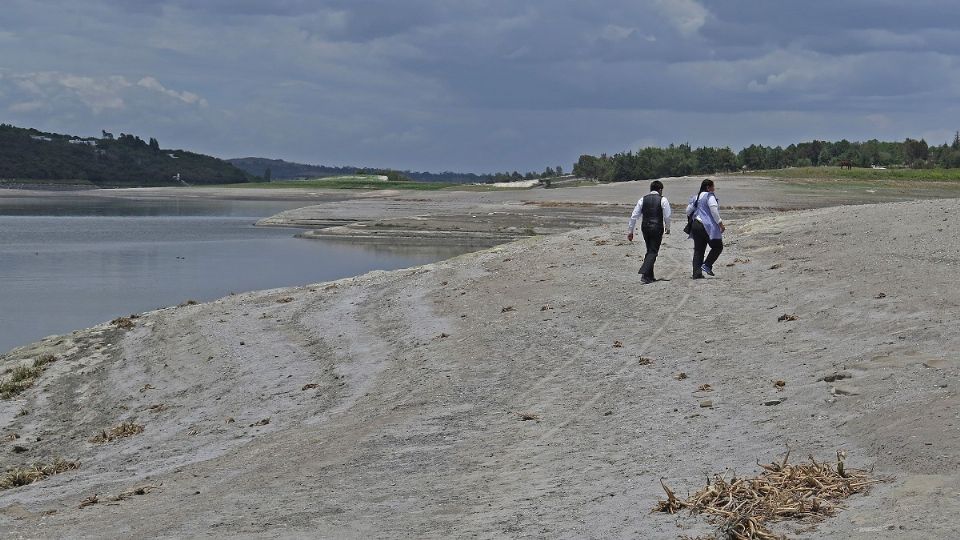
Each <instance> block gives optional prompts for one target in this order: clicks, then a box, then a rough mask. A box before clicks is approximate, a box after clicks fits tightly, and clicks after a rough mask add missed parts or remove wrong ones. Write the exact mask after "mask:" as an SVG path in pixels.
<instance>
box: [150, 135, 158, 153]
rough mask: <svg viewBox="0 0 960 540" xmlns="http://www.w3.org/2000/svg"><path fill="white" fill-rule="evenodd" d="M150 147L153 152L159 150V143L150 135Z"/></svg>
mask: <svg viewBox="0 0 960 540" xmlns="http://www.w3.org/2000/svg"><path fill="white" fill-rule="evenodd" d="M150 149H151V150H153V151H154V152H159V151H160V143H159V142H157V140H156V139H154V138H153V137H150Z"/></svg>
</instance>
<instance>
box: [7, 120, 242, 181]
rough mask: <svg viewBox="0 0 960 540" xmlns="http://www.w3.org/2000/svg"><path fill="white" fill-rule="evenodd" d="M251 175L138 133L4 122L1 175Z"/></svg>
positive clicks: (114, 178)
mask: <svg viewBox="0 0 960 540" xmlns="http://www.w3.org/2000/svg"><path fill="white" fill-rule="evenodd" d="M250 179H251V178H250V175H248V174H247V173H245V172H244V171H242V170H240V169H238V168H236V167H234V166H233V165H231V164H230V163H227V162H226V161H223V160H221V159H217V158H215V157H212V156H207V155H203V154H197V153H194V152H188V151H185V150H171V149H163V148H160V143H159V142H157V140H156V139H154V138H150V139H149V140H148V141H144V140H143V139H141V138H140V137H137V136H135V135H129V134H125V133H121V134H120V136H119V137H114V136H113V134H111V133H108V132H106V131H103V132H102V137H100V138H94V137H87V138H80V137H76V136H72V135H62V134H58V133H45V132H41V131H38V130H36V129H29V128H19V127H15V126H11V125H9V124H0V181H2V182H3V183H6V184H11V183H17V182H26V183H35V184H43V183H45V182H58V183H69V182H70V181H74V182H77V183H83V184H93V185H96V186H100V187H121V186H122V187H130V186H163V185H180V184H183V183H186V184H191V185H193V184H224V183H238V182H247V181H249V180H250Z"/></svg>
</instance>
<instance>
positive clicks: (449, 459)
mask: <svg viewBox="0 0 960 540" xmlns="http://www.w3.org/2000/svg"><path fill="white" fill-rule="evenodd" d="M668 188H669V186H668ZM721 189H722V188H721ZM721 193H722V192H721ZM721 197H723V195H721ZM733 198H734V197H730V199H733ZM723 200H724V199H723V198H721V201H723ZM728 200H729V199H728ZM673 202H678V201H673ZM630 206H631V207H632V203H631V204H630ZM312 211H313V212H316V211H317V210H312ZM721 211H722V209H721ZM957 211H960V201H957V200H941V201H919V202H906V203H891V204H884V205H878V206H858V207H834V208H821V209H812V210H798V211H795V212H786V213H776V214H772V215H767V216H762V217H754V218H747V217H746V216H745V217H744V218H741V219H730V231H729V236H728V241H727V248H726V250H725V252H724V254H723V255H722V256H721V260H720V264H722V265H723V267H722V268H718V271H717V274H718V276H717V278H715V279H707V280H702V281H691V280H689V279H684V278H685V277H686V274H687V272H688V270H689V269H688V266H689V251H690V246H689V242H687V241H686V239H685V238H683V235H681V234H676V235H671V236H670V237H667V240H666V242H665V245H664V248H663V250H662V251H661V258H660V260H659V261H658V265H657V271H658V274H659V275H660V277H667V278H670V279H671V280H672V281H668V282H664V283H659V284H654V285H649V286H641V285H640V284H639V282H638V280H637V276H636V268H637V267H638V266H639V263H640V259H642V255H643V253H642V251H643V250H642V242H641V243H636V242H635V243H633V244H630V243H628V242H626V241H624V239H623V234H622V233H623V231H622V230H621V229H622V228H623V227H624V225H623V224H621V221H622V222H623V223H625V219H622V220H616V222H614V221H613V220H612V219H611V223H600V224H599V225H594V226H591V227H589V228H578V229H575V230H572V231H567V232H558V233H556V234H552V235H547V236H535V237H530V238H526V239H521V240H518V241H515V242H512V243H508V244H502V245H498V246H496V247H493V248H489V249H486V250H483V251H479V252H473V253H469V254H465V255H461V256H458V257H454V258H452V259H448V260H445V261H441V262H438V263H433V264H429V265H424V266H421V267H415V268H411V269H405V270H397V271H392V272H372V273H368V274H364V275H362V276H357V277H353V278H345V279H342V280H337V281H334V282H329V283H321V284H314V285H310V286H305V287H298V288H288V289H276V290H270V291H257V292H251V293H244V294H239V295H236V296H231V297H225V298H221V299H219V300H216V301H214V302H210V303H205V304H197V305H188V306H182V307H176V308H166V309H163V310H158V311H155V312H149V313H146V314H144V315H143V316H142V317H141V318H140V319H139V320H137V321H136V322H135V326H134V327H133V328H132V329H130V330H123V329H120V328H116V327H115V326H114V325H110V324H109V323H106V324H104V325H100V326H98V327H95V328H93V329H89V330H87V331H82V332H79V333H75V334H74V335H71V336H66V337H65V338H62V339H64V341H62V342H60V343H59V344H57V343H56V342H57V339H61V338H53V339H51V340H50V341H48V342H42V343H39V344H35V345H36V347H34V348H33V349H24V350H21V351H20V353H18V354H19V355H20V357H21V358H23V359H24V360H27V359H30V358H32V357H34V356H36V355H37V354H40V353H41V352H42V351H51V352H53V353H54V354H56V355H57V357H58V359H57V361H56V362H54V363H53V364H51V367H50V368H49V369H48V371H47V372H46V373H44V375H43V378H42V379H41V380H40V382H39V383H38V385H37V386H36V387H35V388H33V389H30V390H28V391H27V392H26V393H25V394H24V395H23V396H24V397H22V398H19V399H18V400H16V401H15V402H10V401H0V422H2V424H0V425H2V426H4V428H3V429H4V430H5V431H4V433H6V432H9V431H16V432H17V433H19V434H20V435H21V440H25V441H30V440H31V437H32V438H34V439H35V438H37V437H39V438H40V439H41V440H40V441H35V442H30V443H29V451H28V452H26V453H25V454H26V455H20V454H17V455H14V454H12V453H9V451H7V452H8V453H7V455H8V456H14V459H16V460H18V461H22V462H29V461H31V460H38V459H39V460H47V459H52V458H53V457H54V456H55V455H60V456H61V457H66V458H70V459H77V460H78V461H80V462H81V464H82V466H81V468H80V469H79V470H77V471H72V472H69V473H64V474H62V475H57V476H54V477H51V478H48V479H46V480H44V481H42V482H39V483H37V484H34V485H32V486H27V487H23V488H16V489H15V490H7V491H0V524H2V525H3V526H4V529H5V530H7V531H10V534H13V535H15V534H31V533H30V531H36V530H37V529H36V528H35V527H37V526H41V524H42V526H43V527H44V528H43V530H44V531H45V534H47V533H49V534H50V535H53V536H84V535H85V534H89V533H88V532H85V531H89V527H90V526H91V524H96V530H97V532H98V534H100V535H104V536H109V537H115V536H129V535H136V536H143V535H172V536H196V535H201V534H208V533H209V534H214V535H217V536H230V535H238V534H239V535H257V534H287V535H298V534H302V535H309V534H317V533H320V534H322V535H326V536H368V537H398V536H403V537H406V536H467V535H473V534H476V535H481V536H490V535H505V536H518V535H527V534H529V535H546V536H566V537H569V536H591V535H599V536H613V537H624V536H633V537H637V536H643V537H655V538H675V537H676V536H677V534H687V535H690V536H696V535H700V534H708V533H710V532H712V530H713V529H712V527H710V526H709V524H707V523H706V522H705V521H703V520H701V519H698V518H696V517H690V516H687V515H678V516H666V515H659V514H648V512H649V510H650V509H652V507H653V505H654V504H655V502H656V500H657V499H658V498H662V497H663V491H662V489H661V487H660V485H659V481H658V479H659V478H661V477H664V478H666V479H667V480H666V483H667V484H668V485H670V486H671V487H673V488H674V489H676V490H678V493H679V492H683V491H686V490H691V491H692V490H695V489H696V488H697V487H698V486H700V485H702V479H703V478H704V477H705V476H709V475H711V474H714V473H722V472H723V471H725V470H734V471H737V473H740V474H746V475H750V474H752V473H753V472H754V471H755V470H756V469H757V467H756V465H755V461H757V460H759V461H760V462H769V461H772V460H774V459H776V458H778V457H782V455H783V453H784V452H785V449H786V448H791V449H793V451H794V455H796V456H798V457H797V458H796V459H798V460H799V459H802V457H801V456H805V455H806V454H808V453H809V454H811V455H814V456H815V457H816V458H817V459H818V460H824V459H830V457H831V455H832V454H833V453H834V452H835V451H836V450H838V449H844V450H846V451H847V452H848V461H847V463H848V465H849V466H851V467H857V468H871V467H875V469H876V472H877V473H878V474H882V475H889V476H892V477H893V480H892V481H891V482H890V483H885V484H880V485H877V486H876V487H875V488H874V490H873V492H872V493H870V494H869V495H865V496H857V497H853V498H851V499H849V500H848V501H847V503H846V504H847V507H846V509H844V510H841V511H840V512H839V514H838V515H837V517H835V518H832V519H829V520H827V521H824V522H823V523H821V524H819V525H818V526H817V527H816V528H814V529H807V527H808V526H809V525H810V524H807V523H805V524H800V525H796V526H795V525H793V524H789V523H788V524H786V525H785V526H783V527H781V528H779V529H778V531H779V532H783V533H787V534H789V535H791V536H792V537H798V538H812V537H819V536H831V535H834V536H838V537H856V536H858V535H865V534H868V533H869V535H870V536H871V537H876V535H877V532H876V531H880V534H881V536H882V535H883V534H885V533H886V532H887V531H888V529H887V527H888V526H893V529H890V532H889V535H890V537H894V535H897V537H902V536H903V535H914V536H927V537H929V536H940V537H950V536H955V535H957V533H958V532H960V520H957V519H955V518H954V517H953V516H954V515H955V512H953V511H952V510H953V509H954V508H955V507H957V506H958V505H960V503H957V502H956V501H953V500H952V499H950V498H944V497H943V496H942V493H944V492H952V491H957V490H958V489H960V475H958V473H957V471H958V470H960V463H958V459H960V458H958V456H957V455H956V453H955V452H954V451H953V449H956V448H958V447H960V430H958V429H957V426H956V425H950V426H946V427H947V428H949V429H945V423H950V422H952V417H951V416H950V411H953V410H955V409H954V408H955V406H956V405H958V404H960V400H958V397H957V393H956V388H954V387H953V386H954V385H953V383H954V382H955V381H956V377H957V375H958V365H957V363H956V361H955V359H953V358H952V357H951V356H950V354H948V353H947V352H946V351H951V350H955V348H956V345H958V344H960V343H957V339H958V338H957V336H956V335H955V332H954V331H953V329H952V324H951V321H952V320H954V319H955V317H954V315H957V314H958V313H957V312H958V310H960V293H957V292H955V288H954V287H952V282H951V281H950V276H952V273H950V272H944V271H943V269H944V266H946V268H949V269H955V268H956V265H958V264H960V261H958V260H957V253H958V252H960V244H958V242H960V240H957V239H956V238H952V237H944V235H943V234H942V232H938V229H942V228H943V227H944V226H945V224H944V223H943V221H942V220H943V219H948V218H949V216H950V215H951V214H954V213H956V212H957ZM627 212H629V209H628V210H627ZM477 215H479V214H477ZM901 216H903V217H901ZM869 238H884V239H886V241H885V242H882V243H878V242H873V241H871V242H864V241H863V240H864V239H869ZM881 293H882V294H881ZM288 299H289V300H288ZM783 314H790V315H793V316H795V317H797V319H796V320H795V321H787V322H780V321H778V318H779V316H780V315H783ZM618 343H619V344H620V345H619V346H618V345H617V344H618ZM643 359H647V360H648V361H646V362H644V361H642V360H643ZM11 361H17V359H15V358H10V357H5V359H4V364H3V367H6V366H8V365H9V363H10V362H11ZM681 372H682V373H685V374H686V375H687V377H685V378H683V379H680V378H678V374H679V373H681ZM838 374H839V375H843V377H841V378H836V377H835V375H838ZM827 378H832V380H833V381H834V382H826V381H825V379H827ZM776 380H784V381H785V382H786V383H785V387H784V388H783V389H782V390H778V387H777V386H776V385H774V384H773V382H774V381H776ZM703 384H709V385H710V386H711V388H712V390H711V391H709V392H705V391H700V390H698V388H699V386H701V385H703ZM147 386H151V387H152V388H147ZM782 398H785V399H784V400H783V401H779V400H780V399H782ZM771 400H777V401H779V403H778V404H777V405H775V406H770V405H765V403H767V402H770V401H771ZM705 401H709V402H710V405H709V406H706V407H705V406H704V405H703V403H704V402H705ZM155 405H163V406H164V407H163V408H159V407H157V408H154V406H155ZM21 409H26V410H29V411H30V412H29V413H28V414H26V415H22V416H16V415H17V414H18V413H19V411H20V410H21ZM158 409H159V410H158ZM523 414H529V415H533V416H535V417H536V419H535V420H533V421H523V419H522V417H523V416H522V415H523ZM938 415H939V418H938ZM231 419H232V420H233V421H230V420H231ZM265 419H268V422H267V423H262V422H263V420H265ZM123 420H132V421H136V422H138V423H142V424H143V425H144V426H145V430H144V432H143V434H141V435H138V436H134V437H129V438H126V439H122V440H120V441H117V442H115V443H111V444H108V445H102V446H101V445H93V444H90V443H87V442H85V441H86V439H87V438H88V437H89V436H90V435H92V434H93V433H96V432H97V431H98V430H101V429H107V428H109V427H110V426H112V425H116V424H117V423H118V422H120V421H123ZM258 424H259V425H258ZM21 444H24V443H21ZM145 484H149V485H152V486H159V487H157V488H156V489H153V490H150V491H149V493H147V494H145V495H143V496H138V497H133V498H129V499H127V500H123V501H120V502H119V503H118V504H116V505H105V504H97V505H93V506H89V507H87V508H84V509H82V510H81V509H78V508H77V505H78V504H79V502H80V501H81V500H83V499H84V498H85V497H88V496H89V495H90V494H91V493H100V494H114V493H119V492H121V491H124V490H127V489H130V488H133V487H136V486H138V485H145ZM951 490H952V491H951ZM195 492H196V493H199V495H197V494H196V493H195ZM184 500H188V501H190V504H189V505H184V504H183V502H184ZM51 510H54V511H55V512H54V513H52V514H48V513H46V512H50V511H51ZM133 515H136V516H139V517H140V518H141V519H139V520H137V521H136V522H129V520H128V518H129V516H133ZM901 527H902V528H901ZM804 531H806V532H804Z"/></svg>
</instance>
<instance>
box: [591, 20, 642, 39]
mask: <svg viewBox="0 0 960 540" xmlns="http://www.w3.org/2000/svg"><path fill="white" fill-rule="evenodd" d="M636 31H637V29H636V28H627V27H625V26H620V25H617V24H608V25H606V26H604V27H603V29H602V30H601V31H600V37H602V38H603V39H605V40H607V41H623V40H624V39H627V38H628V37H630V36H631V35H633V34H634V33H635V32H636Z"/></svg>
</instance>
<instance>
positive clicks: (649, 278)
mask: <svg viewBox="0 0 960 540" xmlns="http://www.w3.org/2000/svg"><path fill="white" fill-rule="evenodd" d="M638 220H639V221H640V232H641V233H642V234H643V241H644V243H645V244H646V245H647V253H646V255H644V257H643V265H642V266H640V271H639V272H638V273H639V274H640V281H642V282H643V283H644V284H647V283H653V282H654V281H657V278H655V277H654V275H653V265H654V264H655V263H656V262H657V254H658V253H659V252H660V244H661V243H662V242H663V235H664V234H670V202H669V201H667V198H666V197H664V196H663V182H661V181H659V180H654V181H653V182H651V183H650V193H648V194H646V195H644V196H643V198H641V199H640V200H639V201H637V206H636V207H635V208H634V209H633V214H631V215H630V223H629V224H628V225H627V240H629V241H631V242H633V230H634V228H635V227H636V226H637V221H638Z"/></svg>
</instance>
